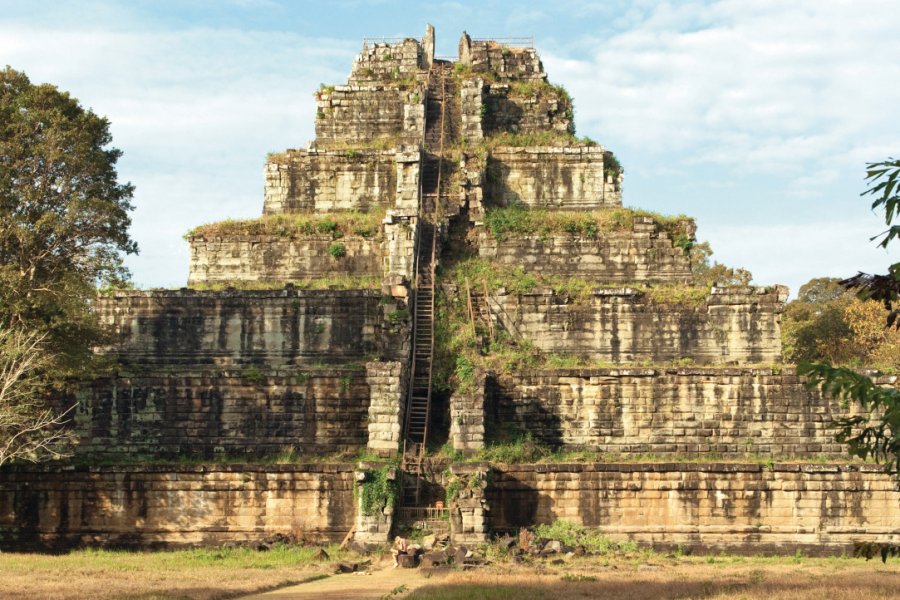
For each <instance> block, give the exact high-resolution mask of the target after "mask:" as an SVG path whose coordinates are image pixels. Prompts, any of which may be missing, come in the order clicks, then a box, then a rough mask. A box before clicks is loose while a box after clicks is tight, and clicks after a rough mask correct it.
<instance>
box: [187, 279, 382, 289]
mask: <svg viewBox="0 0 900 600" xmlns="http://www.w3.org/2000/svg"><path fill="white" fill-rule="evenodd" d="M287 284H290V285H292V286H294V287H295V288H297V289H301V290H377V289H381V277H380V276H378V275H331V276H329V277H322V278H318V279H297V280H294V281H211V282H197V283H192V284H191V286H190V287H191V288H192V289H195V290H208V291H215V292H218V291H222V290H226V289H229V288H231V289H236V290H248V291H252V290H280V289H284V287H285V286H286V285H287Z"/></svg>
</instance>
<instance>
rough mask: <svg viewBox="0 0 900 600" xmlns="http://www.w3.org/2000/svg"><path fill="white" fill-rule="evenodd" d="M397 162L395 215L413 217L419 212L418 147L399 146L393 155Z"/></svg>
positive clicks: (419, 152)
mask: <svg viewBox="0 0 900 600" xmlns="http://www.w3.org/2000/svg"><path fill="white" fill-rule="evenodd" d="M395 157H396V158H395V160H396V161H397V196H396V200H395V202H394V207H395V208H396V213H397V214H403V215H408V216H413V215H416V214H418V211H419V172H420V171H421V164H422V151H421V150H420V149H419V147H418V146H401V147H400V148H399V149H398V150H397V153H396V154H395Z"/></svg>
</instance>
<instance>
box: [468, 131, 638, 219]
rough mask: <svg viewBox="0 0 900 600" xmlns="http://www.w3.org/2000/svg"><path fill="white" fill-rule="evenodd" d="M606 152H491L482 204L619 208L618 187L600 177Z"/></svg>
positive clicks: (505, 148)
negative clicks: (483, 202)
mask: <svg viewBox="0 0 900 600" xmlns="http://www.w3.org/2000/svg"><path fill="white" fill-rule="evenodd" d="M604 152H605V151H604V149H603V148H602V147H599V146H595V147H576V148H561V147H549V146H535V147H521V148H518V147H511V146H502V147H498V148H495V149H494V150H492V151H491V155H490V157H489V159H488V167H487V180H486V182H485V202H486V203H487V204H490V205H493V206H513V205H523V206H528V207H534V208H547V209H555V210H596V209H600V208H609V207H616V206H621V205H622V194H621V190H620V189H619V188H618V183H617V182H616V183H614V182H607V181H606V177H605V176H604V174H603V154H604Z"/></svg>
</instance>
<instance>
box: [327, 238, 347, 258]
mask: <svg viewBox="0 0 900 600" xmlns="http://www.w3.org/2000/svg"><path fill="white" fill-rule="evenodd" d="M328 254H330V255H331V256H333V257H334V258H343V257H345V256H347V247H346V246H344V245H343V244H342V243H340V242H334V243H333V244H331V245H330V246H328Z"/></svg>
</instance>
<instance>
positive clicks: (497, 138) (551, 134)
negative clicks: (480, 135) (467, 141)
mask: <svg viewBox="0 0 900 600" xmlns="http://www.w3.org/2000/svg"><path fill="white" fill-rule="evenodd" d="M484 145H485V146H486V147H487V148H491V149H493V148H496V147H497V146H513V147H516V148H522V147H525V146H561V147H564V148H572V147H583V146H596V145H597V142H595V141H594V140H592V139H590V138H579V137H578V136H576V135H575V134H574V133H570V132H568V131H556V130H552V131H527V132H520V133H513V132H510V131H502V132H497V133H493V134H491V135H489V136H488V137H486V138H485V139H484Z"/></svg>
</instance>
